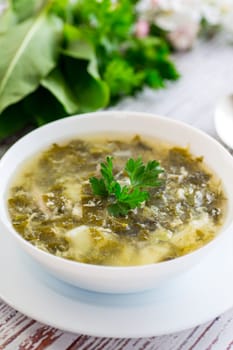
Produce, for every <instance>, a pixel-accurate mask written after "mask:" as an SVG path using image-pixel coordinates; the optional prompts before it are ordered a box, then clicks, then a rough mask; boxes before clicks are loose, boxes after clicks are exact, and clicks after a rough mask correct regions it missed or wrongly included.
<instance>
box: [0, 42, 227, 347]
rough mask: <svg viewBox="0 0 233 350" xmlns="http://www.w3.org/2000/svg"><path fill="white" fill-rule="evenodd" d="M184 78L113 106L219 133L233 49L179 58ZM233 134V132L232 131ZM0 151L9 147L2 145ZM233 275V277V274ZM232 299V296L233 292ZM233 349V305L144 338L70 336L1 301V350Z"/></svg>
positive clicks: (221, 46) (205, 48)
mask: <svg viewBox="0 0 233 350" xmlns="http://www.w3.org/2000/svg"><path fill="white" fill-rule="evenodd" d="M175 59H176V62H177V65H178V67H179V70H180V72H181V74H182V78H181V79H180V81H178V82H177V83H175V84H171V85H169V87H168V88H167V89H166V90H161V91H159V92H157V91H150V90H145V91H144V92H142V93H140V94H139V95H138V96H137V97H136V98H127V99H125V100H124V101H122V102H121V103H119V104H118V105H117V106H116V107H114V109H119V110H122V109H127V110H135V111H147V112H154V113H157V114H162V115H166V116H168V117H170V118H174V119H179V120H182V121H185V122H187V123H190V124H192V125H194V126H196V127H198V128H200V129H202V130H204V131H206V132H207V133H209V134H211V135H212V136H214V137H216V134H215V130H214V123H213V113H214V108H215V104H216V102H217V101H218V99H219V98H220V97H221V96H223V95H225V94H227V93H230V92H233V47H232V46H229V45H226V44H225V42H224V41H223V40H220V39H218V40H217V39H215V40H213V41H212V42H208V43H199V44H198V45H197V46H196V48H195V49H194V50H193V51H191V52H189V53H185V54H178V55H176V57H175ZM232 137H233V135H232ZM0 150H1V153H3V152H4V151H5V146H1V148H0ZM230 278H233V275H232V276H230ZM232 298H233V296H232ZM3 349H5V350H16V349H19V350H30V349H32V350H36V349H37V350H43V349H48V350H76V349H77V350H101V349H105V350H131V349H135V350H142V349H146V350H194V349H195V350H233V309H232V310H229V311H227V312H226V313H225V314H223V315H219V317H217V318H216V319H214V320H212V321H211V322H209V323H207V324H204V325H200V326H196V327H195V328H193V329H189V330H184V331H182V332H179V333H176V334H170V335H164V336H160V337H153V338H143V339H142V338H141V339H108V338H95V337H89V336H85V335H81V334H69V333H64V332H62V331H60V330H57V329H53V328H51V327H48V326H46V325H42V324H40V323H38V322H36V321H34V320H31V319H29V318H27V317H26V316H24V315H22V314H20V313H19V312H17V311H16V310H14V309H12V308H11V307H9V306H8V305H6V304H4V303H3V302H1V301H0V350H3Z"/></svg>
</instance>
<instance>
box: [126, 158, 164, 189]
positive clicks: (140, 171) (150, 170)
mask: <svg viewBox="0 0 233 350" xmlns="http://www.w3.org/2000/svg"><path fill="white" fill-rule="evenodd" d="M125 171H126V172H127V174H128V176H129V178H130V181H131V184H132V185H133V186H140V187H154V186H159V185H160V184H161V181H160V180H158V175H159V174H160V173H162V172H164V170H163V169H162V168H161V166H160V164H159V162H157V161H156V160H152V161H149V162H148V163H147V165H146V166H145V165H144V164H143V162H142V159H141V158H138V159H136V160H134V159H132V158H130V159H129V160H128V162H127V163H126V166H125Z"/></svg>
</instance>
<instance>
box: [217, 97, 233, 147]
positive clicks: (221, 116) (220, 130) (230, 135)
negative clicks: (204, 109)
mask: <svg viewBox="0 0 233 350" xmlns="http://www.w3.org/2000/svg"><path fill="white" fill-rule="evenodd" d="M214 120H215V128H216V131H217V134H218V136H219V137H220V138H221V140H222V141H223V142H224V143H225V144H226V145H227V146H228V147H229V148H231V149H233V94H232V95H228V96H226V97H224V98H223V99H221V100H220V102H219V103H218V105H217V107H216V110H215V119H214Z"/></svg>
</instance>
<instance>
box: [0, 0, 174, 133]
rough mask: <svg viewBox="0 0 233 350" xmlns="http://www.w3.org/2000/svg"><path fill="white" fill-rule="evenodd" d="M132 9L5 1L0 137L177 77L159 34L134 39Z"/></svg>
mask: <svg viewBox="0 0 233 350" xmlns="http://www.w3.org/2000/svg"><path fill="white" fill-rule="evenodd" d="M135 5H136V1H131V0H116V1H112V0H101V1H99V0H90V1H89V0H88V1H87V0H76V1H71V0H30V1H28V0H11V1H9V2H8V6H7V7H6V10H5V11H4V12H3V14H2V15H1V17H0V52H1V60H0V138H4V137H6V136H8V135H11V134H13V133H14V132H15V131H17V130H19V129H22V128H23V127H25V126H26V125H28V124H29V125H32V126H37V125H42V124H44V123H47V122H49V121H52V120H54V119H57V118H62V117H65V116H68V115H71V114H76V113H81V112H87V111H95V110H97V109H99V108H103V107H106V106H108V105H109V104H110V103H113V102H116V101H117V100H118V99H119V98H121V97H122V96H125V95H133V94H134V93H135V92H137V91H138V90H140V89H142V88H143V86H145V85H147V86H150V87H152V88H155V89H157V88H161V87H164V86H165V82H166V80H175V79H177V78H178V73H177V71H176V69H175V66H174V64H173V63H172V62H171V60H170V57H169V54H170V52H169V46H168V45H167V42H166V39H165V38H164V36H163V35H160V34H153V35H148V36H146V37H144V38H138V37H137V36H136V34H135V23H136V22H137V16H138V15H137V12H136V10H135Z"/></svg>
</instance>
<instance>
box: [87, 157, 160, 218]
mask: <svg viewBox="0 0 233 350" xmlns="http://www.w3.org/2000/svg"><path fill="white" fill-rule="evenodd" d="M112 160H113V158H112V157H107V158H106V162H103V163H101V170H100V172H101V175H102V178H101V179H98V178H96V177H91V178H90V179H89V181H90V184H91V187H92V191H93V194H94V195H98V196H102V197H108V198H109V202H110V204H109V205H108V211H109V213H110V214H111V215H114V216H119V215H127V214H128V212H129V211H130V210H131V209H135V208H137V207H139V206H140V205H141V204H142V203H143V202H144V201H146V200H147V199H149V192H148V191H145V188H148V187H157V186H159V185H161V183H162V181H161V180H160V179H159V174H161V173H162V172H164V170H163V169H162V168H161V166H160V164H159V162H157V161H156V160H152V161H149V162H148V163H147V164H146V165H145V164H144V163H143V162H142V159H141V158H140V157H139V158H138V159H132V158H130V159H129V160H128V161H127V163H126V165H125V168H124V170H125V172H126V174H127V175H128V177H129V180H130V185H124V186H121V185H120V183H119V182H118V181H117V180H116V179H115V177H114V175H113V162H112Z"/></svg>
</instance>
